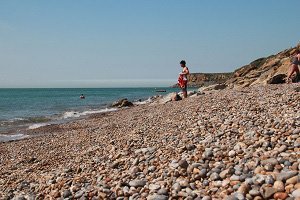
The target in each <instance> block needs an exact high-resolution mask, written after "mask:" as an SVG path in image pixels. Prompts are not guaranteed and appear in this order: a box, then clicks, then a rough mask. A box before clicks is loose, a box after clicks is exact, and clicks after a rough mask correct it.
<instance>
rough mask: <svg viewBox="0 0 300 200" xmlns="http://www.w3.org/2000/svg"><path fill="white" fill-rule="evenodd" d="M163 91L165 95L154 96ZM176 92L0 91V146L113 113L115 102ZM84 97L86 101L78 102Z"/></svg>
mask: <svg viewBox="0 0 300 200" xmlns="http://www.w3.org/2000/svg"><path fill="white" fill-rule="evenodd" d="M159 90H165V91H166V92H165V93H160V92H157V91H159ZM175 91H178V89H176V88H45V89H42V88H39V89H0V142H6V141H11V140H17V139H22V138H24V137H28V136H27V135H26V134H25V133H26V130H28V129H36V128H39V127H42V126H47V125H51V124H58V123H66V122H69V121H72V120H77V119H81V118H84V117H87V116H89V115H91V114H95V113H103V112H114V111H116V110H117V109H116V108H111V107H110V104H111V103H112V102H114V101H116V100H118V99H122V98H127V99H128V100H129V101H132V102H137V103H143V102H146V101H149V99H150V98H151V97H153V96H156V95H165V94H167V93H171V92H175ZM81 94H83V95H84V96H85V99H81V98H80V96H81Z"/></svg>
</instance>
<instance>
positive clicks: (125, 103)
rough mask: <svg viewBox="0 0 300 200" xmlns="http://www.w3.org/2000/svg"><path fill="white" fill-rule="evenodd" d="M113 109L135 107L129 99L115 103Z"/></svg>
mask: <svg viewBox="0 0 300 200" xmlns="http://www.w3.org/2000/svg"><path fill="white" fill-rule="evenodd" d="M111 106H112V107H119V108H123V107H131V106H133V103H132V102H130V101H128V99H120V100H118V101H115V102H113V103H112V104H111Z"/></svg>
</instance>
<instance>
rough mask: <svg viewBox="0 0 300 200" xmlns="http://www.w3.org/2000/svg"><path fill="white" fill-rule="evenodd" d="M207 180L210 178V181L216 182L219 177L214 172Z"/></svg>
mask: <svg viewBox="0 0 300 200" xmlns="http://www.w3.org/2000/svg"><path fill="white" fill-rule="evenodd" d="M209 178H210V180H212V181H216V180H219V179H220V176H219V174H218V173H216V172H214V173H212V174H211V175H210V177H209Z"/></svg>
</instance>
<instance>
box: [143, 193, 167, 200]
mask: <svg viewBox="0 0 300 200" xmlns="http://www.w3.org/2000/svg"><path fill="white" fill-rule="evenodd" d="M147 200H168V196H166V195H161V194H152V195H149V196H148V197H147Z"/></svg>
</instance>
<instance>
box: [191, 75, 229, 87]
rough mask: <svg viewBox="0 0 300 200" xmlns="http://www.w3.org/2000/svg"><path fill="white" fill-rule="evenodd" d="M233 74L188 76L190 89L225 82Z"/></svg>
mask: <svg viewBox="0 0 300 200" xmlns="http://www.w3.org/2000/svg"><path fill="white" fill-rule="evenodd" d="M232 75H233V73H191V74H190V75H188V80H189V81H188V85H189V86H190V87H202V86H208V85H213V84H220V83H224V82H226V81H227V80H228V79H229V78H231V77H232Z"/></svg>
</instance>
